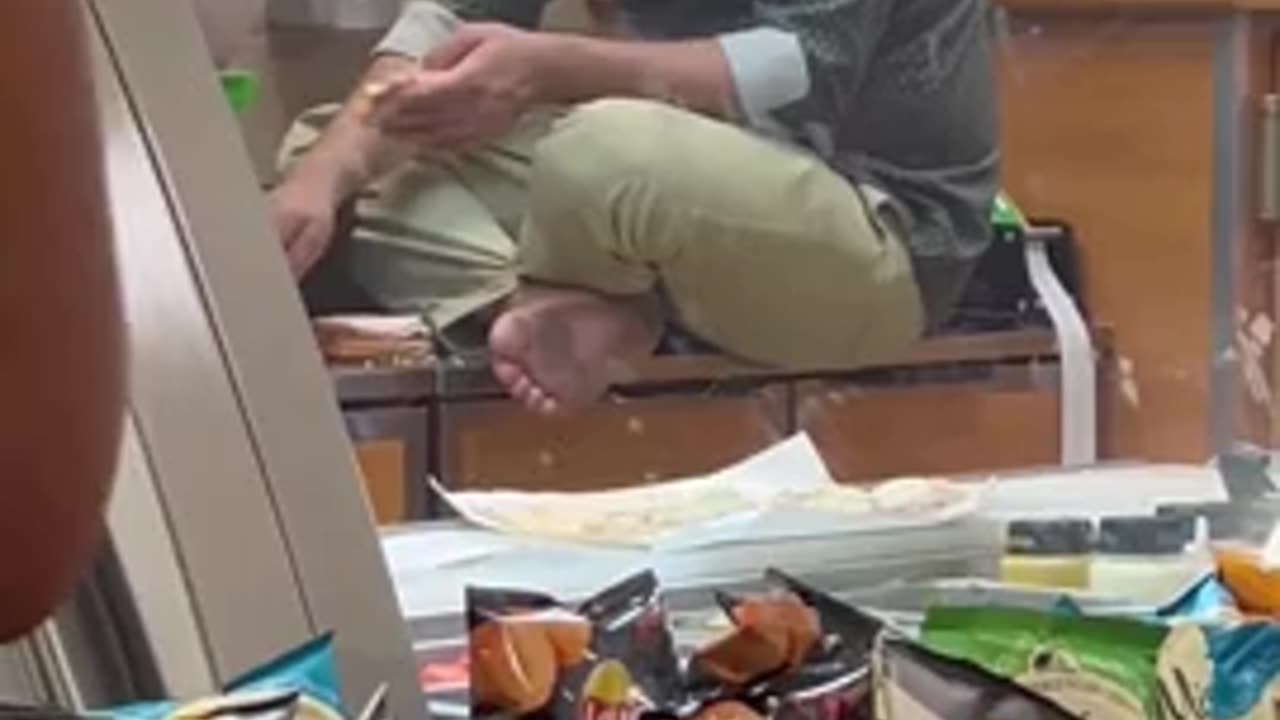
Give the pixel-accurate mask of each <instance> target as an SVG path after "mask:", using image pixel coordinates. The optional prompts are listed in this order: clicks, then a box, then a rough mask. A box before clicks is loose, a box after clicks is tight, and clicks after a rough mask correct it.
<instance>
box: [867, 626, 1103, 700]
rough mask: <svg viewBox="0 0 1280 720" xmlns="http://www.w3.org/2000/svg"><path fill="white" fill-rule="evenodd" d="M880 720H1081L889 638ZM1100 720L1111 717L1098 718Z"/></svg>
mask: <svg viewBox="0 0 1280 720" xmlns="http://www.w3.org/2000/svg"><path fill="white" fill-rule="evenodd" d="M875 666H876V684H875V705H876V718H877V720H1079V719H1078V718H1077V716H1075V715H1073V714H1071V713H1070V712H1068V711H1066V710H1065V709H1063V708H1062V707H1060V706H1058V705H1057V704H1055V703H1054V702H1053V701H1051V700H1049V699H1047V698H1044V697H1042V696H1040V695H1037V694H1036V693H1034V692H1032V691H1030V690H1028V689H1026V688H1024V687H1022V686H1020V685H1018V684H1017V683H1014V682H1011V681H1009V680H1008V679H1006V678H1003V677H1000V676H999V675H996V674H994V673H992V672H989V671H987V670H985V669H984V668H982V667H980V666H979V665H976V664H974V663H971V662H967V661H964V660H956V659H953V658H948V657H945V656H943V655H939V654H937V653H933V652H931V651H929V650H927V649H925V648H923V647H921V646H919V645H917V644H915V643H912V642H909V641H907V640H904V639H899V638H891V637H887V636H886V637H885V638H884V639H883V641H882V642H881V644H880V647H879V648H878V649H877V651H876V653H875ZM1091 717H1096V718H1098V719H1099V720H1101V719H1102V718H1107V720H1113V716H1110V715H1105V714H1104V715H1096V716H1091Z"/></svg>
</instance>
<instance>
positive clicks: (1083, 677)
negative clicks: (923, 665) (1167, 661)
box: [922, 607, 1169, 720]
mask: <svg viewBox="0 0 1280 720" xmlns="http://www.w3.org/2000/svg"><path fill="white" fill-rule="evenodd" d="M1168 636H1169V629H1168V628H1166V627H1161V626H1158V625H1153V624H1148V623H1143V622H1139V621H1136V620H1128V619H1121V618H1090V617H1072V616H1069V615H1062V614H1056V613H1042V612H1037V611H1031V610H1021V609H1014V608H996V607H981V608H965V607H938V608H933V609H931V610H930V611H929V612H928V614H927V615H926V617H925V623H924V629H923V633H922V637H923V641H924V644H925V645H926V646H927V647H929V648H930V649H932V650H934V651H936V652H940V653H942V654H944V655H948V656H951V657H955V658H960V659H963V660H968V661H969V662H973V663H976V664H978V665H980V666H982V667H984V668H986V669H987V670H989V671H991V672H994V673H996V674H997V675H1001V676H1004V677H1007V678H1010V679H1012V680H1014V681H1016V682H1017V683H1018V684H1019V685H1022V686H1023V687H1026V688H1028V689H1030V690H1032V691H1034V692H1037V693H1039V694H1041V695H1044V696H1045V697H1048V698H1050V699H1052V700H1053V701H1055V702H1057V703H1058V704H1059V705H1061V706H1062V707H1064V708H1066V709H1067V710H1069V711H1071V712H1073V713H1075V714H1076V715H1079V716H1080V717H1084V718H1106V719H1107V720H1145V719H1147V718H1153V719H1158V718H1160V717H1161V711H1162V708H1163V707H1164V706H1165V705H1166V704H1167V700H1166V699H1164V698H1162V697H1161V694H1162V689H1161V684H1160V672H1159V670H1158V667H1159V662H1160V657H1161V650H1162V648H1163V647H1164V644H1165V640H1166V638H1167V637H1168Z"/></svg>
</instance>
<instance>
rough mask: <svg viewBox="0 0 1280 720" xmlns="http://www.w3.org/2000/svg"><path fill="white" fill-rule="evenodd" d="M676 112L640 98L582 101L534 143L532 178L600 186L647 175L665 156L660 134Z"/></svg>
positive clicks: (577, 184)
mask: <svg viewBox="0 0 1280 720" xmlns="http://www.w3.org/2000/svg"><path fill="white" fill-rule="evenodd" d="M679 112H680V111H678V110H676V109H674V108H670V107H668V106H666V105H663V104H661V103H656V102H651V101H645V100H627V99H608V100H597V101H595V102H591V103H587V104H585V105H582V106H580V107H578V108H576V109H574V110H573V111H572V112H571V113H569V114H568V115H567V116H566V117H565V118H564V119H562V120H561V121H560V122H559V123H558V124H557V126H556V127H555V129H553V130H552V131H551V133H550V134H549V135H548V136H547V137H546V138H545V139H543V141H542V142H541V143H540V144H539V146H538V149H537V152H536V154H535V157H534V173H535V180H542V181H544V182H559V183H564V184H566V185H569V186H571V187H577V188H586V189H593V190H603V189H605V188H608V187H610V186H612V185H614V184H616V183H617V182H618V181H619V180H620V179H636V178H649V177H652V176H653V175H654V174H655V173H656V172H657V171H659V169H660V168H662V167H664V164H665V163H666V162H667V158H666V155H667V154H668V152H669V151H668V150H665V149H664V142H663V137H664V135H667V137H668V138H669V133H670V127H671V124H672V115H673V114H674V113H679Z"/></svg>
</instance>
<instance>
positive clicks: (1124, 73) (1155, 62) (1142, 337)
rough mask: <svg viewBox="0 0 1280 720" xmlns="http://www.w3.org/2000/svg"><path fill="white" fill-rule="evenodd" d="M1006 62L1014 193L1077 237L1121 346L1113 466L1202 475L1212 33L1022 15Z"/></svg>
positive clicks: (1101, 317) (1003, 74) (1091, 291)
mask: <svg viewBox="0 0 1280 720" xmlns="http://www.w3.org/2000/svg"><path fill="white" fill-rule="evenodd" d="M1015 20H1016V21H1015V23H1014V24H1013V25H1012V32H1011V35H1012V37H1011V38H1008V39H1006V41H1005V42H1004V43H1003V44H1002V47H1001V49H1000V60H999V74H1000V86H1001V94H1002V116H1003V117H1002V120H1003V133H1004V137H1003V140H1004V152H1005V156H1004V157H1005V164H1004V177H1005V185H1006V186H1007V187H1008V188H1009V189H1010V191H1011V192H1012V193H1013V195H1014V197H1016V198H1017V200H1018V202H1020V203H1021V204H1022V205H1023V206H1024V208H1025V209H1026V210H1027V212H1028V213H1029V214H1031V215H1033V216H1041V217H1053V218H1061V219H1064V220H1067V221H1069V222H1070V223H1072V224H1073V225H1074V227H1075V229H1076V231H1077V234H1078V236H1079V240H1080V242H1081V243H1082V244H1083V261H1084V269H1085V280H1086V283H1087V299H1088V302H1089V305H1090V307H1091V309H1092V311H1093V313H1094V320H1095V321H1096V322H1100V323H1104V324H1106V325H1109V326H1111V327H1112V328H1114V330H1115V335H1114V339H1115V345H1116V348H1115V352H1116V360H1117V363H1118V368H1119V370H1120V373H1121V375H1122V377H1121V378H1120V380H1119V382H1118V383H1117V386H1118V387H1119V388H1120V390H1119V393H1120V394H1119V395H1118V396H1117V397H1116V398H1114V403H1113V406H1114V408H1115V413H1116V415H1115V418H1114V424H1113V428H1114V433H1115V435H1114V437H1113V438H1110V440H1112V441H1114V443H1113V447H1114V450H1115V452H1117V453H1118V454H1119V455H1121V456H1125V457H1143V458H1149V459H1156V460H1187V461H1200V460H1203V459H1204V458H1205V457H1207V455H1208V453H1209V452H1210V446H1209V437H1208V423H1209V420H1208V411H1209V377H1208V370H1209V351H1210V318H1211V307H1210V302H1211V298H1210V286H1211V272H1212V263H1211V246H1212V240H1211V214H1210V211H1211V201H1212V193H1213V185H1212V170H1213V165H1212V156H1211V152H1212V127H1213V122H1212V120H1213V79H1214V75H1213V73H1214V62H1213V61H1214V24H1213V22H1212V19H1211V18H1196V17H1186V18H1181V19H1161V18H1155V17H1146V18H1141V19H1134V18H1128V19H1119V18H1113V17H1109V16H1106V15H1102V14H1099V15H1096V16H1088V17H1076V18H1073V17H1070V16H1058V15H1046V16H1044V17H1036V18H1029V17H1027V16H1025V15H1022V16H1018V15H1015Z"/></svg>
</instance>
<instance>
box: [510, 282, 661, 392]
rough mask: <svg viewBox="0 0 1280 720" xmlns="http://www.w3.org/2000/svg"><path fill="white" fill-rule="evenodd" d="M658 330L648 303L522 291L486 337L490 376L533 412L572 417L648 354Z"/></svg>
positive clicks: (564, 292) (645, 300) (658, 322)
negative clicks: (634, 362) (635, 362)
mask: <svg viewBox="0 0 1280 720" xmlns="http://www.w3.org/2000/svg"><path fill="white" fill-rule="evenodd" d="M661 327H662V325H661V319H660V317H659V314H658V310H657V303H656V302H655V301H654V300H653V299H652V298H650V297H638V298H628V299H620V300H619V299H611V298H606V297H604V296H601V295H597V294H595V293H591V292H584V291H580V290H564V289H558V288H554V289H553V288H541V287H536V288H535V287H524V288H522V289H521V290H520V291H519V292H518V293H516V297H515V298H514V299H513V300H512V301H511V304H510V305H509V306H508V307H507V309H506V311H504V312H503V313H502V315H501V316H499V317H498V319H497V320H496V321H495V322H494V324H493V329H492V330H491V331H490V333H489V350H490V352H491V354H492V362H493V373H494V375H495V376H496V377H497V378H498V381H499V382H501V383H502V385H503V386H504V387H505V388H506V389H507V392H508V393H510V394H511V397H513V398H515V399H516V400H517V401H519V402H520V403H521V404H523V405H524V406H525V407H527V408H528V409H530V410H532V411H533V412H536V413H539V414H542V415H554V414H557V413H561V412H567V411H572V410H577V409H580V408H583V407H585V406H587V405H590V404H591V403H593V402H595V401H596V400H599V399H600V397H601V396H602V395H603V394H604V392H605V390H607V389H608V387H609V384H610V383H611V382H616V381H618V380H620V379H623V378H622V376H624V375H625V374H626V368H627V367H628V365H629V363H630V362H631V361H633V360H638V359H642V358H644V357H647V356H648V355H649V354H651V353H652V352H653V349H654V347H655V346H656V345H657V344H658V338H659V333H660V331H661Z"/></svg>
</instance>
